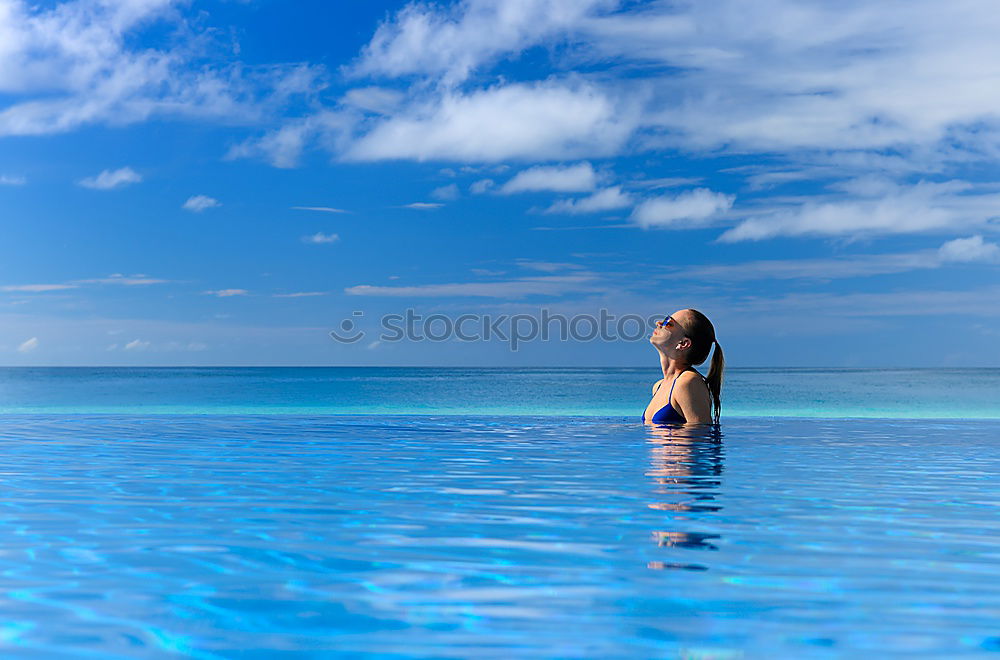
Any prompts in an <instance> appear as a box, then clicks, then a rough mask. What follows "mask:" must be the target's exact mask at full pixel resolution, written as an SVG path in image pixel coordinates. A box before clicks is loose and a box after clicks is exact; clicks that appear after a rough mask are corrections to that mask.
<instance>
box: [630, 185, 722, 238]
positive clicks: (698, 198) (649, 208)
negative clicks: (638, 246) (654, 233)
mask: <svg viewBox="0 0 1000 660" xmlns="http://www.w3.org/2000/svg"><path fill="white" fill-rule="evenodd" d="M734 199H735V197H733V196H732V195H725V194H723V193H718V192H712V191H711V190H709V189H707V188H696V189H695V190H691V191H688V192H683V193H681V194H679V195H664V196H662V197H655V198H653V199H648V200H646V201H644V202H642V203H641V204H639V205H638V206H636V207H635V210H634V211H633V212H632V220H633V221H634V222H635V223H636V224H638V225H639V226H640V227H643V228H644V229H648V228H650V227H673V226H697V225H701V224H705V223H707V222H711V221H712V219H713V217H714V216H716V215H717V214H719V213H722V212H724V211H728V210H729V209H730V208H731V207H732V206H733V201H734Z"/></svg>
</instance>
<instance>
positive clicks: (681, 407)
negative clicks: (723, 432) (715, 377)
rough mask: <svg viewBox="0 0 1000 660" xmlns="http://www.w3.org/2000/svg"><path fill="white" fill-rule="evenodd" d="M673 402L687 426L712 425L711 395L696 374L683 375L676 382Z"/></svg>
mask: <svg viewBox="0 0 1000 660" xmlns="http://www.w3.org/2000/svg"><path fill="white" fill-rule="evenodd" d="M674 401H676V402H677V410H678V412H680V413H681V414H682V415H684V419H685V420H686V421H687V423H688V424H711V423H712V395H711V393H710V392H709V391H708V386H707V385H705V381H704V380H702V379H701V377H700V376H698V375H697V374H693V373H692V374H691V375H685V376H684V377H682V378H680V379H679V380H678V381H677V385H676V386H674Z"/></svg>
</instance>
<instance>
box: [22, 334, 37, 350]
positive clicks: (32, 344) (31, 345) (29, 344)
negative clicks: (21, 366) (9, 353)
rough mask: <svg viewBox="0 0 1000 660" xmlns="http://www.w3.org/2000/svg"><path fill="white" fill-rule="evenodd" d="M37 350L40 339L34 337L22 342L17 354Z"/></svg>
mask: <svg viewBox="0 0 1000 660" xmlns="http://www.w3.org/2000/svg"><path fill="white" fill-rule="evenodd" d="M36 348H38V337H32V338H31V339H28V340H27V341H24V342H22V343H21V345H20V346H18V347H17V352H18V353H30V352H31V351H33V350H35V349H36Z"/></svg>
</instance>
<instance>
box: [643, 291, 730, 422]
mask: <svg viewBox="0 0 1000 660" xmlns="http://www.w3.org/2000/svg"><path fill="white" fill-rule="evenodd" d="M649 343H650V344H652V345H653V347H654V348H656V350H657V351H658V352H659V353H660V368H661V369H662V370H663V379H662V380H658V381H656V383H655V385H653V399H652V400H651V401H650V402H649V405H648V406H646V410H645V411H644V412H643V414H642V421H643V422H647V421H649V422H654V423H680V424H712V423H715V424H718V423H719V412H720V410H721V408H722V400H721V395H722V370H723V369H724V368H725V366H726V359H725V357H724V356H723V354H722V347H721V346H719V342H718V341H717V340H716V339H715V327H714V326H713V325H712V322H711V321H709V320H708V317H707V316H705V315H704V314H702V313H701V312H699V311H698V310H696V309H682V310H681V311H679V312H675V313H673V314H671V315H670V316H668V317H666V318H665V319H663V320H662V321H657V322H656V329H655V330H653V334H652V335H651V336H650V338H649ZM713 345H714V346H715V353H714V354H713V355H712V364H711V367H709V370H708V376H707V377H704V376H702V375H701V374H700V373H698V371H697V370H696V369H695V368H694V367H693V366H692V365H696V364H701V363H702V362H704V361H705V360H706V359H708V354H709V352H710V351H711V350H712V346H713ZM667 382H669V383H670V387H661V385H663V384H664V383H667ZM661 391H662V392H663V393H662V394H660V392H661Z"/></svg>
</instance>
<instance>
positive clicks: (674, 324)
mask: <svg viewBox="0 0 1000 660" xmlns="http://www.w3.org/2000/svg"><path fill="white" fill-rule="evenodd" d="M687 317H688V311H687V310H686V309H682V310H679V311H676V312H674V313H673V314H671V315H670V316H669V318H667V319H666V322H664V321H662V320H661V321H657V322H656V328H654V329H653V334H652V335H650V337H649V343H650V344H652V345H654V346H659V347H662V348H669V349H673V348H676V346H677V344H678V343H679V342H680V341H681V340H682V339H684V337H686V336H687V335H685V334H684V330H683V328H681V326H680V325H679V324H680V323H684V322H685V321H686V320H687Z"/></svg>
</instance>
